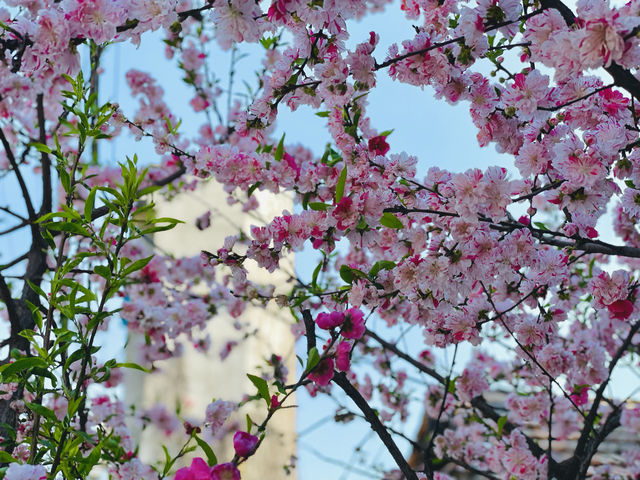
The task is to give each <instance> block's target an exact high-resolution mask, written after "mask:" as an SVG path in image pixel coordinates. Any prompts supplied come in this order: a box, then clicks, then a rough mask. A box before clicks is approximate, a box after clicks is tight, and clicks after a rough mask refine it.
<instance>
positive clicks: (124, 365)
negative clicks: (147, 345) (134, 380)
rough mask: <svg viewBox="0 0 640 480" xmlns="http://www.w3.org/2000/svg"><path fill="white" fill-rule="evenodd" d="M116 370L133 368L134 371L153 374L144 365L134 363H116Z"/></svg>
mask: <svg viewBox="0 0 640 480" xmlns="http://www.w3.org/2000/svg"><path fill="white" fill-rule="evenodd" d="M114 367H115V368H131V369H133V370H140V371H141V372H144V373H151V370H149V369H148V368H144V367H143V366H142V365H138V364H137V363H133V362H123V363H116V364H115V366H114Z"/></svg>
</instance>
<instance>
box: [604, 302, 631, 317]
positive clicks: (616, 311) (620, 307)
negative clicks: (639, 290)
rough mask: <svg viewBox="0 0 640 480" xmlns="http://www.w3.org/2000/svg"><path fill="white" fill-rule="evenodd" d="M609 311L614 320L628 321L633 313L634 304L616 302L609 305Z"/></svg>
mask: <svg viewBox="0 0 640 480" xmlns="http://www.w3.org/2000/svg"><path fill="white" fill-rule="evenodd" d="M607 309H608V310H609V313H610V314H611V316H612V317H613V318H617V319H618V320H626V319H627V318H629V317H630V316H631V314H632V313H633V303H632V302H631V301H629V300H616V301H615V302H613V303H610V304H609V305H607Z"/></svg>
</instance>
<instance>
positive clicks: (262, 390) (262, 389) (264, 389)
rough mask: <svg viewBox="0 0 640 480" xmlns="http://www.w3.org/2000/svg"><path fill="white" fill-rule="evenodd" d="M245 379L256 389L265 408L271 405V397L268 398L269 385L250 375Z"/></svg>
mask: <svg viewBox="0 0 640 480" xmlns="http://www.w3.org/2000/svg"><path fill="white" fill-rule="evenodd" d="M247 377H248V378H249V380H251V383H253V384H254V385H255V386H256V388H257V389H258V394H259V395H260V396H261V397H262V398H263V399H264V401H265V402H267V406H269V405H270V403H271V397H270V396H269V385H268V384H267V381H266V380H265V379H264V378H260V377H256V376H255V375H251V374H250V373H247Z"/></svg>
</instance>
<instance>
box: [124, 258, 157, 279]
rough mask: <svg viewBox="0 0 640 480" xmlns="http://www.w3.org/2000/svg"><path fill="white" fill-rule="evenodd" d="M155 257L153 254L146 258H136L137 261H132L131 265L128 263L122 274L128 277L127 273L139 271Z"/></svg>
mask: <svg viewBox="0 0 640 480" xmlns="http://www.w3.org/2000/svg"><path fill="white" fill-rule="evenodd" d="M153 257H154V256H153V255H151V256H149V257H146V258H140V259H138V260H136V261H135V262H133V263H131V264H130V265H127V267H126V268H125V269H124V270H123V272H122V276H124V277H126V276H127V275H129V274H131V273H133V272H137V271H138V270H142V269H143V268H144V267H146V266H147V264H148V263H149V262H150V261H151V260H152V259H153Z"/></svg>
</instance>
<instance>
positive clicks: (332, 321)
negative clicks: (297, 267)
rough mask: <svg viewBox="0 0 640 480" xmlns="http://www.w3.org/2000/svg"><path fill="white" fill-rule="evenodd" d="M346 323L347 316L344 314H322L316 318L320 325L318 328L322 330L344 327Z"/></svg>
mask: <svg viewBox="0 0 640 480" xmlns="http://www.w3.org/2000/svg"><path fill="white" fill-rule="evenodd" d="M344 321H345V314H344V313H342V312H331V313H324V312H320V313H319V314H318V315H317V316H316V323H317V324H318V327H320V328H322V329H323V330H331V329H332V328H335V327H337V326H339V325H342V323H343V322H344Z"/></svg>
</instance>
